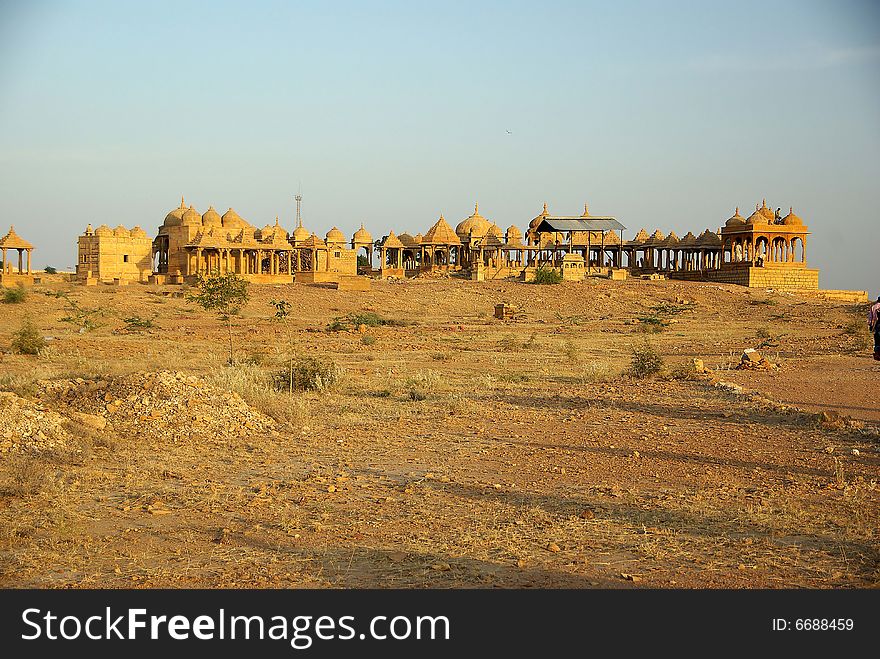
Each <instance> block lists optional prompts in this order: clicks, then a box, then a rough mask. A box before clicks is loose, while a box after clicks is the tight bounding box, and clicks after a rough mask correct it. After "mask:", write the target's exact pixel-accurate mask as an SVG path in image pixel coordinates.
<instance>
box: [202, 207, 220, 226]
mask: <svg viewBox="0 0 880 659" xmlns="http://www.w3.org/2000/svg"><path fill="white" fill-rule="evenodd" d="M202 225H203V226H206V227H219V226H223V220H222V219H221V218H220V213H218V212H217V211H215V210H214V207H213V206H209V207H208V210H206V211H205V214H204V215H202Z"/></svg>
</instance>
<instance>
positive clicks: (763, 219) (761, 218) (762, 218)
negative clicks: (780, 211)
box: [746, 207, 769, 225]
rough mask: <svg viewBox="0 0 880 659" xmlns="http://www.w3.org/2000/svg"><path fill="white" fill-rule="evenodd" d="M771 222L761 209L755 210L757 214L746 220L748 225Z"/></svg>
mask: <svg viewBox="0 0 880 659" xmlns="http://www.w3.org/2000/svg"><path fill="white" fill-rule="evenodd" d="M768 223H769V220H768V219H767V216H766V215H764V213H763V212H762V211H761V209H760V208H757V207H756V208H755V212H754V213H752V214H751V215H749V219H747V220H746V224H753V225H754V224H768Z"/></svg>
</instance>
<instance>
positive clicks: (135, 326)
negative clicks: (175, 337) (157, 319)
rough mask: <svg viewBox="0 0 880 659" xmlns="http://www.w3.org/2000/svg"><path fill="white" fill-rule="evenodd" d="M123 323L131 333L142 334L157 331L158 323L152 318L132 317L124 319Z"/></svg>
mask: <svg viewBox="0 0 880 659" xmlns="http://www.w3.org/2000/svg"><path fill="white" fill-rule="evenodd" d="M122 322H123V323H125V329H126V330H128V331H129V332H140V331H142V330H148V329H156V323H154V322H153V319H152V318H141V317H140V316H131V317H129V318H123V319H122Z"/></svg>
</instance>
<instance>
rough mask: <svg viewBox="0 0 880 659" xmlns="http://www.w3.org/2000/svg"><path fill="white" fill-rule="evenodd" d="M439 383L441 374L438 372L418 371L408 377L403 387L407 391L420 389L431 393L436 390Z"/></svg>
mask: <svg viewBox="0 0 880 659" xmlns="http://www.w3.org/2000/svg"><path fill="white" fill-rule="evenodd" d="M439 382H440V374H439V373H438V372H437V371H432V370H430V369H428V370H425V371H418V372H416V373H413V374H412V375H410V376H409V377H407V378H406V379H405V380H404V381H403V386H404V388H405V389H412V388H419V389H425V390H428V391H430V390H432V389H434V388H435V387H436V386H437V384H439Z"/></svg>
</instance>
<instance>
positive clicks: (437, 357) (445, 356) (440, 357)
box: [431, 352, 452, 362]
mask: <svg viewBox="0 0 880 659" xmlns="http://www.w3.org/2000/svg"><path fill="white" fill-rule="evenodd" d="M431 359H433V360H434V361H435V362H448V361H449V360H450V359H452V355H450V354H449V353H448V352H434V353H431Z"/></svg>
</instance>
